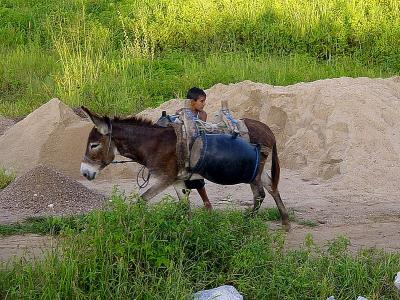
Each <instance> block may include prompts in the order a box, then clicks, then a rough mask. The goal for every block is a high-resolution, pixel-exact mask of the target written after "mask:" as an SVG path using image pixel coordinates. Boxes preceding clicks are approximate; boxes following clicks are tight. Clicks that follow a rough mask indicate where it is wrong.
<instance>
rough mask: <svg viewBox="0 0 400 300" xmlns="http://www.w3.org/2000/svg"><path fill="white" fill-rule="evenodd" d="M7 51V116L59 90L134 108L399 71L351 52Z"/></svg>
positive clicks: (84, 100)
mask: <svg viewBox="0 0 400 300" xmlns="http://www.w3.org/2000/svg"><path fill="white" fill-rule="evenodd" d="M3 54H4V53H3ZM4 56H5V58H4V59H3V60H2V61H0V65H2V66H3V67H2V68H1V69H0V87H1V89H0V94H1V95H0V115H5V116H20V115H26V114H28V113H30V112H31V111H33V110H34V109H36V108H37V107H39V106H40V105H42V104H43V103H45V102H47V101H48V100H49V99H51V98H52V97H56V96H57V97H59V98H60V99H61V100H62V101H64V102H65V103H66V104H67V105H69V106H71V107H74V106H79V105H82V104H84V105H87V106H89V107H90V108H92V109H93V110H95V111H98V112H101V113H109V114H130V113H136V112H139V111H141V110H143V109H144V108H146V107H155V106H158V105H159V104H161V103H162V102H164V101H166V100H169V99H172V98H176V97H181V98H184V97H185V93H186V91H187V89H188V87H191V86H200V87H202V88H208V87H211V86H212V85H214V84H217V83H225V84H228V83H231V82H239V81H243V80H252V81H255V82H265V83H268V84H273V85H288V84H294V83H297V82H300V81H313V80H318V79H320V78H332V77H340V76H351V77H357V76H368V77H382V76H383V77H385V76H389V75H391V74H392V73H391V72H390V71H389V70H385V69H382V68H381V67H379V66H376V67H366V66H364V65H363V64H362V63H360V62H357V60H352V59H351V58H346V57H342V58H337V59H335V60H331V61H326V62H320V61H318V60H317V59H315V58H312V57H310V56H308V55H305V54H293V55H290V56H286V57H284V56H276V55H254V54H251V53H248V52H235V53H210V54H207V55H204V56H199V55H195V54H194V53H184V52H182V53H181V52H173V53H169V54H165V55H163V56H162V57H159V58H157V59H154V60H149V59H129V60H128V59H127V60H121V58H120V57H118V56H117V57H114V56H111V57H107V58H105V59H104V60H101V61H96V63H95V62H94V61H91V60H85V64H86V65H87V66H85V67H79V66H81V62H75V61H72V58H69V59H70V60H71V61H67V62H65V63H64V64H57V63H56V62H57V57H56V56H54V55H53V56H51V54H48V55H44V54H43V53H40V49H32V50H30V51H28V50H20V51H17V52H10V53H5V54H4ZM93 64H95V65H93ZM63 66H65V67H64V68H65V69H63ZM67 66H68V67H67ZM73 66H75V67H73ZM1 70H3V72H2V71H1ZM26 70H29V71H28V72H27V71H26ZM90 70H92V71H90ZM91 72H94V73H91ZM88 73H90V74H88Z"/></svg>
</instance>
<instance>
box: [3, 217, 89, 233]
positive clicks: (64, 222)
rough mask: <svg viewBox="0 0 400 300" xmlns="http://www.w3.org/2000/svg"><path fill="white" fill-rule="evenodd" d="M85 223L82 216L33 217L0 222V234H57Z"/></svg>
mask: <svg viewBox="0 0 400 300" xmlns="http://www.w3.org/2000/svg"><path fill="white" fill-rule="evenodd" d="M84 223H85V217H84V216H79V215H78V216H71V217H34V218H27V219H26V220H24V221H22V222H17V223H10V224H0V236H9V235H16V234H27V233H35V234H41V235H45V234H52V235H58V234H59V233H60V232H61V231H63V230H64V229H65V228H69V229H71V228H73V229H75V230H79V229H80V228H81V226H82V224H84Z"/></svg>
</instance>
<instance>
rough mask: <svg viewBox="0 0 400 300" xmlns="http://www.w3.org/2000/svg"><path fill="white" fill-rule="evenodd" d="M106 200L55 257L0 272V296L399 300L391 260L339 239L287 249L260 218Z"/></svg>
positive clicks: (397, 259) (68, 233)
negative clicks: (226, 290)
mask: <svg viewBox="0 0 400 300" xmlns="http://www.w3.org/2000/svg"><path fill="white" fill-rule="evenodd" d="M112 201H113V202H112V203H113V204H112V207H111V210H109V211H103V212H94V213H91V214H89V215H88V216H86V217H85V218H83V219H80V221H79V222H78V223H77V222H74V223H70V224H72V225H73V226H64V227H62V228H63V230H62V231H61V237H62V239H61V240H63V241H64V242H61V249H59V252H56V253H53V254H52V255H49V256H48V257H47V259H45V260H44V261H41V262H37V263H31V264H27V263H23V262H21V263H18V262H16V263H14V264H13V265H11V266H9V269H8V270H3V271H0V291H1V296H2V298H6V299H32V298H35V299H36V298H44V299H60V298H62V299H66V298H68V299H110V298H113V299H186V297H188V296H190V295H191V294H192V293H193V292H195V291H198V290H202V289H208V288H213V287H217V286H219V285H222V284H232V285H234V286H235V287H236V288H237V289H238V290H239V292H240V293H242V294H243V295H244V297H245V299H326V298H327V297H328V296H330V295H335V296H336V299H355V298H356V297H357V295H364V296H366V297H367V298H368V299H371V300H373V299H398V296H397V294H396V293H397V292H396V290H395V287H394V285H393V283H392V282H393V276H394V274H395V273H396V272H397V271H398V269H397V268H398V266H399V264H400V256H399V255H398V254H386V253H383V252H380V251H374V250H365V251H361V252H359V253H358V254H357V255H351V254H350V253H349V252H348V251H347V245H348V241H347V240H346V239H343V238H339V239H337V240H335V241H332V242H331V243H330V245H329V246H328V247H327V249H326V250H321V249H319V248H318V247H316V246H314V245H313V242H312V240H311V239H308V240H307V243H306V246H305V247H304V248H303V249H300V250H295V251H284V250H283V243H284V238H283V236H282V233H279V232H271V231H269V230H268V226H267V225H266V223H265V221H264V218H248V217H246V216H244V215H243V214H242V213H240V212H238V211H236V212H235V211H215V212H213V213H211V214H210V213H208V212H206V211H203V210H196V211H194V212H193V214H192V216H191V217H189V214H188V210H187V206H186V205H185V204H178V203H174V202H173V201H171V200H169V199H165V200H164V202H162V203H160V204H157V205H155V206H151V207H150V206H147V205H145V204H144V203H142V202H138V203H136V204H134V205H128V204H126V203H124V202H123V200H122V199H121V198H120V197H119V196H117V195H114V196H113V198H112ZM60 253H62V254H60ZM396 297H397V298H396Z"/></svg>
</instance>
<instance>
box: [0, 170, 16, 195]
mask: <svg viewBox="0 0 400 300" xmlns="http://www.w3.org/2000/svg"><path fill="white" fill-rule="evenodd" d="M14 179H15V174H14V173H12V172H9V171H7V170H5V169H3V168H0V190H1V189H4V188H5V187H6V186H8V185H9V184H10V183H11V182H13V181H14Z"/></svg>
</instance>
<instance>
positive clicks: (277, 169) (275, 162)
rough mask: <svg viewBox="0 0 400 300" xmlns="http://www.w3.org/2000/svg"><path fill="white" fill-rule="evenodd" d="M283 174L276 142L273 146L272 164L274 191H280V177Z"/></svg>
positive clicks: (272, 186)
mask: <svg viewBox="0 0 400 300" xmlns="http://www.w3.org/2000/svg"><path fill="white" fill-rule="evenodd" d="M280 173H281V167H280V166H279V158H278V151H277V150H276V142H275V143H274V145H273V146H272V163H271V179H272V184H271V188H272V190H273V191H276V190H277V189H278V183H279V176H280Z"/></svg>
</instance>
